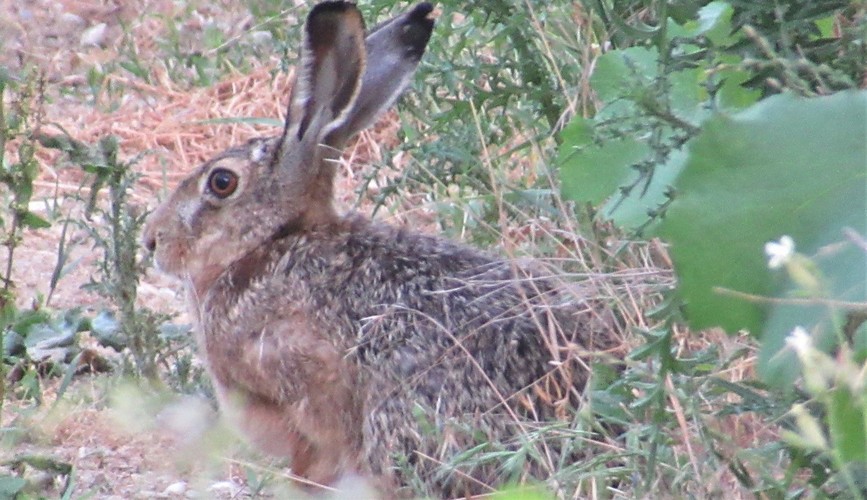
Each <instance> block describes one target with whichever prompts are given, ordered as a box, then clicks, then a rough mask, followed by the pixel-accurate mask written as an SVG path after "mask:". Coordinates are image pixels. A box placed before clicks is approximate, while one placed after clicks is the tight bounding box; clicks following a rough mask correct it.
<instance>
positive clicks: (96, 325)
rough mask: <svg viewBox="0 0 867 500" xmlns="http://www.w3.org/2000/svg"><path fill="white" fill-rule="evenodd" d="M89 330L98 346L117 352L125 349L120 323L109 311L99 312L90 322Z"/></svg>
mask: <svg viewBox="0 0 867 500" xmlns="http://www.w3.org/2000/svg"><path fill="white" fill-rule="evenodd" d="M90 330H91V332H93V335H94V337H96V339H97V340H98V341H99V343H100V344H102V345H104V346H106V347H111V348H114V349H116V350H118V351H121V350H123V348H124V347H126V339H124V338H123V335H122V332H121V330H120V323H119V322H118V321H117V319H116V318H115V317H114V314H113V313H112V312H111V311H100V312H99V314H97V315H96V316H94V318H93V319H92V320H90Z"/></svg>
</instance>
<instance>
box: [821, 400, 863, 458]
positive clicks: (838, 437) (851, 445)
mask: <svg viewBox="0 0 867 500" xmlns="http://www.w3.org/2000/svg"><path fill="white" fill-rule="evenodd" d="M859 396H860V395H859V394H853V393H852V392H851V391H850V390H849V388H848V387H847V386H845V385H843V386H840V387H837V388H835V389H833V390H832V391H831V400H830V404H829V405H828V423H829V426H830V431H831V442H832V444H833V447H834V451H835V452H836V453H837V454H838V456H839V459H840V460H842V461H843V462H844V463H846V462H867V415H865V411H867V404H865V400H864V398H863V397H859Z"/></svg>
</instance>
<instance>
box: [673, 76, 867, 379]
mask: <svg viewBox="0 0 867 500" xmlns="http://www.w3.org/2000/svg"><path fill="white" fill-rule="evenodd" d="M865 137H867V93H865V92H843V93H839V94H835V95H832V96H828V97H821V98H815V99H800V98H796V97H793V96H790V95H780V96H775V97H771V98H769V99H766V100H764V101H762V102H760V103H758V104H756V105H754V106H752V107H750V108H749V109H747V110H745V111H743V112H740V113H738V114H735V115H731V116H730V115H724V114H720V115H717V116H715V117H713V118H712V119H711V120H709V121H708V122H707V123H706V124H705V128H704V130H703V131H702V133H701V134H700V135H699V136H698V137H697V138H696V139H695V140H694V142H693V143H692V144H691V147H690V148H689V158H688V160H687V163H686V167H685V169H684V171H683V173H682V174H681V175H680V177H679V178H678V179H677V180H676V182H675V187H676V189H677V196H676V200H675V202H674V203H673V204H672V206H671V207H670V209H669V211H668V213H667V215H666V218H665V219H664V221H663V222H662V224H661V225H660V226H659V228H658V235H659V236H662V237H663V238H665V239H667V240H668V241H669V242H670V243H671V253H672V258H673V260H674V264H675V270H676V272H677V274H678V277H679V280H680V282H679V288H678V290H679V293H680V294H681V297H682V298H683V299H684V300H685V302H686V313H687V317H688V320H689V322H690V324H691V326H693V327H694V328H696V329H701V328H707V327H711V326H722V327H724V328H725V329H726V330H728V331H736V330H738V329H742V328H745V329H747V330H750V331H751V332H753V333H756V334H759V333H764V341H765V342H764V345H763V348H764V349H765V352H763V357H762V366H763V368H764V369H765V374H766V375H769V374H770V372H772V371H773V370H770V371H768V366H769V363H770V364H774V363H777V364H779V365H788V366H789V368H791V365H793V363H791V359H787V358H786V357H779V356H777V359H776V360H775V361H773V362H772V358H774V357H775V356H776V355H777V354H778V351H779V349H780V348H782V346H783V344H784V339H785V336H786V335H787V334H788V333H789V332H790V331H791V329H792V328H793V327H794V326H795V325H799V324H800V325H803V326H805V327H806V326H808V325H813V324H814V323H815V322H816V318H817V316H816V314H817V312H816V308H817V307H818V308H819V309H823V310H824V311H825V312H824V314H823V316H825V317H826V318H827V317H829V316H830V315H831V312H829V311H827V308H822V307H821V305H817V306H816V307H813V308H811V309H808V308H805V307H796V306H792V305H780V304H776V305H775V306H774V307H771V305H769V303H768V302H762V301H756V300H745V299H744V298H742V296H735V295H734V294H732V293H730V292H736V293H738V294H750V295H752V296H764V297H778V298H782V297H785V296H787V291H788V290H790V286H791V285H790V284H789V283H788V282H787V280H786V279H785V276H784V274H785V273H784V272H782V271H772V270H769V269H768V267H767V262H766V257H765V255H764V252H763V246H764V244H765V243H766V242H768V241H772V240H778V239H779V238H780V237H781V236H782V235H790V236H791V237H792V238H794V240H795V242H796V245H797V251H798V252H800V253H802V254H804V255H807V256H810V255H814V254H817V253H819V252H820V251H821V252H822V257H821V258H818V259H816V263H817V265H818V266H819V269H820V272H821V273H822V274H823V276H824V280H825V281H826V283H825V286H826V288H827V294H828V298H836V299H841V300H849V301H858V300H860V301H864V300H865V298H867V293H865V281H867V280H865V276H867V258H865V253H864V252H863V251H860V250H859V249H857V248H855V246H854V245H852V244H846V243H845V240H846V237H845V233H844V230H845V229H846V228H853V229H854V230H855V231H856V232H858V233H860V234H862V235H863V234H867V222H865V221H867V209H865V200H867V192H865V191H867V189H865V188H867V146H865V145H867V141H865ZM832 245H836V246H832ZM723 290H727V291H730V292H725V291H723ZM775 315H776V320H775V321H774V322H772V321H769V317H771V318H773V317H774V316H775ZM795 366H797V365H795Z"/></svg>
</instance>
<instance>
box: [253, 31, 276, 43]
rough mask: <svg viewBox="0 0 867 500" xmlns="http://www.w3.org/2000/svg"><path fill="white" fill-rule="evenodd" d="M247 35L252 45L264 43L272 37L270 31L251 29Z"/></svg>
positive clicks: (268, 41)
mask: <svg viewBox="0 0 867 500" xmlns="http://www.w3.org/2000/svg"><path fill="white" fill-rule="evenodd" d="M248 36H249V37H250V41H251V42H252V43H253V45H265V44H267V43H270V42H271V39H272V38H273V36H272V35H271V32H270V31H253V32H252V33H250V34H249V35H248Z"/></svg>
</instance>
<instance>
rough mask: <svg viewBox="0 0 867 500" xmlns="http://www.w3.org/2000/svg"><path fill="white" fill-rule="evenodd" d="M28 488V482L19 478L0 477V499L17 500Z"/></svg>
mask: <svg viewBox="0 0 867 500" xmlns="http://www.w3.org/2000/svg"><path fill="white" fill-rule="evenodd" d="M25 486H27V481H25V480H24V479H22V478H20V477H18V476H8V475H5V474H4V475H0V498H15V496H16V495H17V494H18V493H20V492H21V490H23V489H24V487H25Z"/></svg>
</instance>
